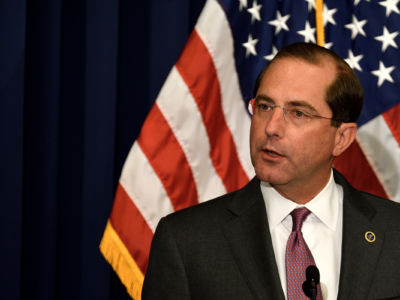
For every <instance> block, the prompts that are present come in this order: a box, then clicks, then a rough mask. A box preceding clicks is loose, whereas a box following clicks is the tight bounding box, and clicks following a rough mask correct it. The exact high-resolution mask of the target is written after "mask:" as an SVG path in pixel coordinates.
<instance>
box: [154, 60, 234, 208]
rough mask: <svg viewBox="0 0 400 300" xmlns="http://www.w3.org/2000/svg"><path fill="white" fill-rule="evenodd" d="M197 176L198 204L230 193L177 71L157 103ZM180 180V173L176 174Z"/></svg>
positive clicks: (197, 112)
mask: <svg viewBox="0 0 400 300" xmlns="http://www.w3.org/2000/svg"><path fill="white" fill-rule="evenodd" d="M157 104H158V107H159V108H160V110H161V112H162V114H163V115H164V117H165V119H166V120H167V122H168V124H169V126H170V127H171V129H172V131H173V132H174V135H175V137H176V139H177V140H178V142H179V144H180V146H181V147H182V149H183V151H184V153H185V156H186V158H187V161H188V162H189V165H190V168H191V170H192V173H193V177H194V180H195V183H196V186H197V192H198V200H199V202H203V201H206V200H210V199H212V198H215V197H217V196H220V195H222V194H225V193H226V189H225V187H224V185H223V183H222V181H221V178H220V177H219V176H218V174H217V173H216V171H215V169H214V166H213V164H212V162H211V159H210V155H209V153H210V143H209V142H208V140H209V139H208V135H207V131H206V129H205V127H204V124H203V120H202V117H201V114H200V112H199V110H198V107H197V104H196V102H195V100H194V99H193V97H192V95H191V93H190V91H189V89H188V87H187V86H186V84H185V82H184V81H183V79H182V77H181V76H180V74H179V72H178V71H177V69H176V68H175V67H174V68H173V69H172V70H171V72H170V74H169V75H168V78H167V80H166V82H165V84H164V86H163V87H162V89H161V91H160V94H159V95H158V99H157ZM174 172H176V174H175V175H176V176H179V170H174Z"/></svg>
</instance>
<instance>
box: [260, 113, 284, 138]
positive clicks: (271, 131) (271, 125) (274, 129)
mask: <svg viewBox="0 0 400 300" xmlns="http://www.w3.org/2000/svg"><path fill="white" fill-rule="evenodd" d="M285 122H286V120H285V116H284V111H283V109H282V108H280V107H275V109H274V111H273V112H272V115H271V117H270V118H269V119H268V120H267V123H266V124H265V133H266V134H267V136H270V137H272V136H277V137H281V136H282V135H283V130H284V127H285Z"/></svg>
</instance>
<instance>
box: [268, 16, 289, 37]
mask: <svg viewBox="0 0 400 300" xmlns="http://www.w3.org/2000/svg"><path fill="white" fill-rule="evenodd" d="M289 18H290V15H289V14H287V15H286V16H282V15H281V13H280V12H279V11H277V12H276V19H275V20H272V21H269V22H268V24H270V25H272V26H275V35H278V33H279V32H280V31H281V30H282V29H285V30H286V31H289V27H288V26H287V25H286V22H287V20H289Z"/></svg>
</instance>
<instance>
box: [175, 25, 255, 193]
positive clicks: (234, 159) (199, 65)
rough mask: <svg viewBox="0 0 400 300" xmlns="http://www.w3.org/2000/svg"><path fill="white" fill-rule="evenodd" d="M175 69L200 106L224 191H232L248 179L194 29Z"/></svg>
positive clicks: (211, 66)
mask: <svg viewBox="0 0 400 300" xmlns="http://www.w3.org/2000/svg"><path fill="white" fill-rule="evenodd" d="M176 68H177V70H178V71H179V73H180V74H181V76H182V78H183V80H184V81H185V83H186V85H187V86H188V87H189V89H190V92H191V94H192V95H193V97H194V99H195V101H196V103H197V106H198V107H199V110H200V113H201V116H202V119H203V122H204V125H205V127H206V130H207V134H208V137H209V141H210V147H211V149H210V152H211V153H210V156H211V160H212V162H213V165H214V167H215V170H216V172H217V174H218V175H219V177H220V178H221V179H222V181H223V183H224V186H225V188H226V190H227V191H228V192H231V191H233V190H236V189H238V188H240V187H242V186H244V185H245V184H246V183H247V182H248V181H249V178H248V177H247V175H246V173H245V171H244V169H243V167H242V165H241V163H240V161H239V158H238V153H237V151H236V146H235V143H234V140H233V137H232V134H231V132H230V130H229V128H228V126H227V124H226V121H225V116H224V113H223V110H222V103H221V91H220V87H219V80H218V77H217V71H216V69H215V66H214V63H213V61H212V58H211V57H210V54H209V52H208V50H207V47H206V46H205V45H204V43H203V41H202V40H201V38H200V37H199V35H198V34H197V32H196V30H194V31H193V32H192V34H191V35H190V37H189V39H188V42H187V43H186V46H185V48H184V50H183V53H182V55H181V57H180V58H179V60H178V62H177V63H176ZM243 117H247V116H243Z"/></svg>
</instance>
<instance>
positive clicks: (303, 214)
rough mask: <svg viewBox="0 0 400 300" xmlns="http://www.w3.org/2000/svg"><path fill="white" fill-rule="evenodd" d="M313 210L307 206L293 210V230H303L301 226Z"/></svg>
mask: <svg viewBox="0 0 400 300" xmlns="http://www.w3.org/2000/svg"><path fill="white" fill-rule="evenodd" d="M310 213H311V212H310V211H309V210H308V209H307V208H305V207H300V208H296V209H294V210H292V212H291V213H290V214H291V215H292V220H293V228H292V232H293V231H301V226H302V225H303V221H304V220H305V219H306V218H307V216H308V215H309V214H310Z"/></svg>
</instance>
